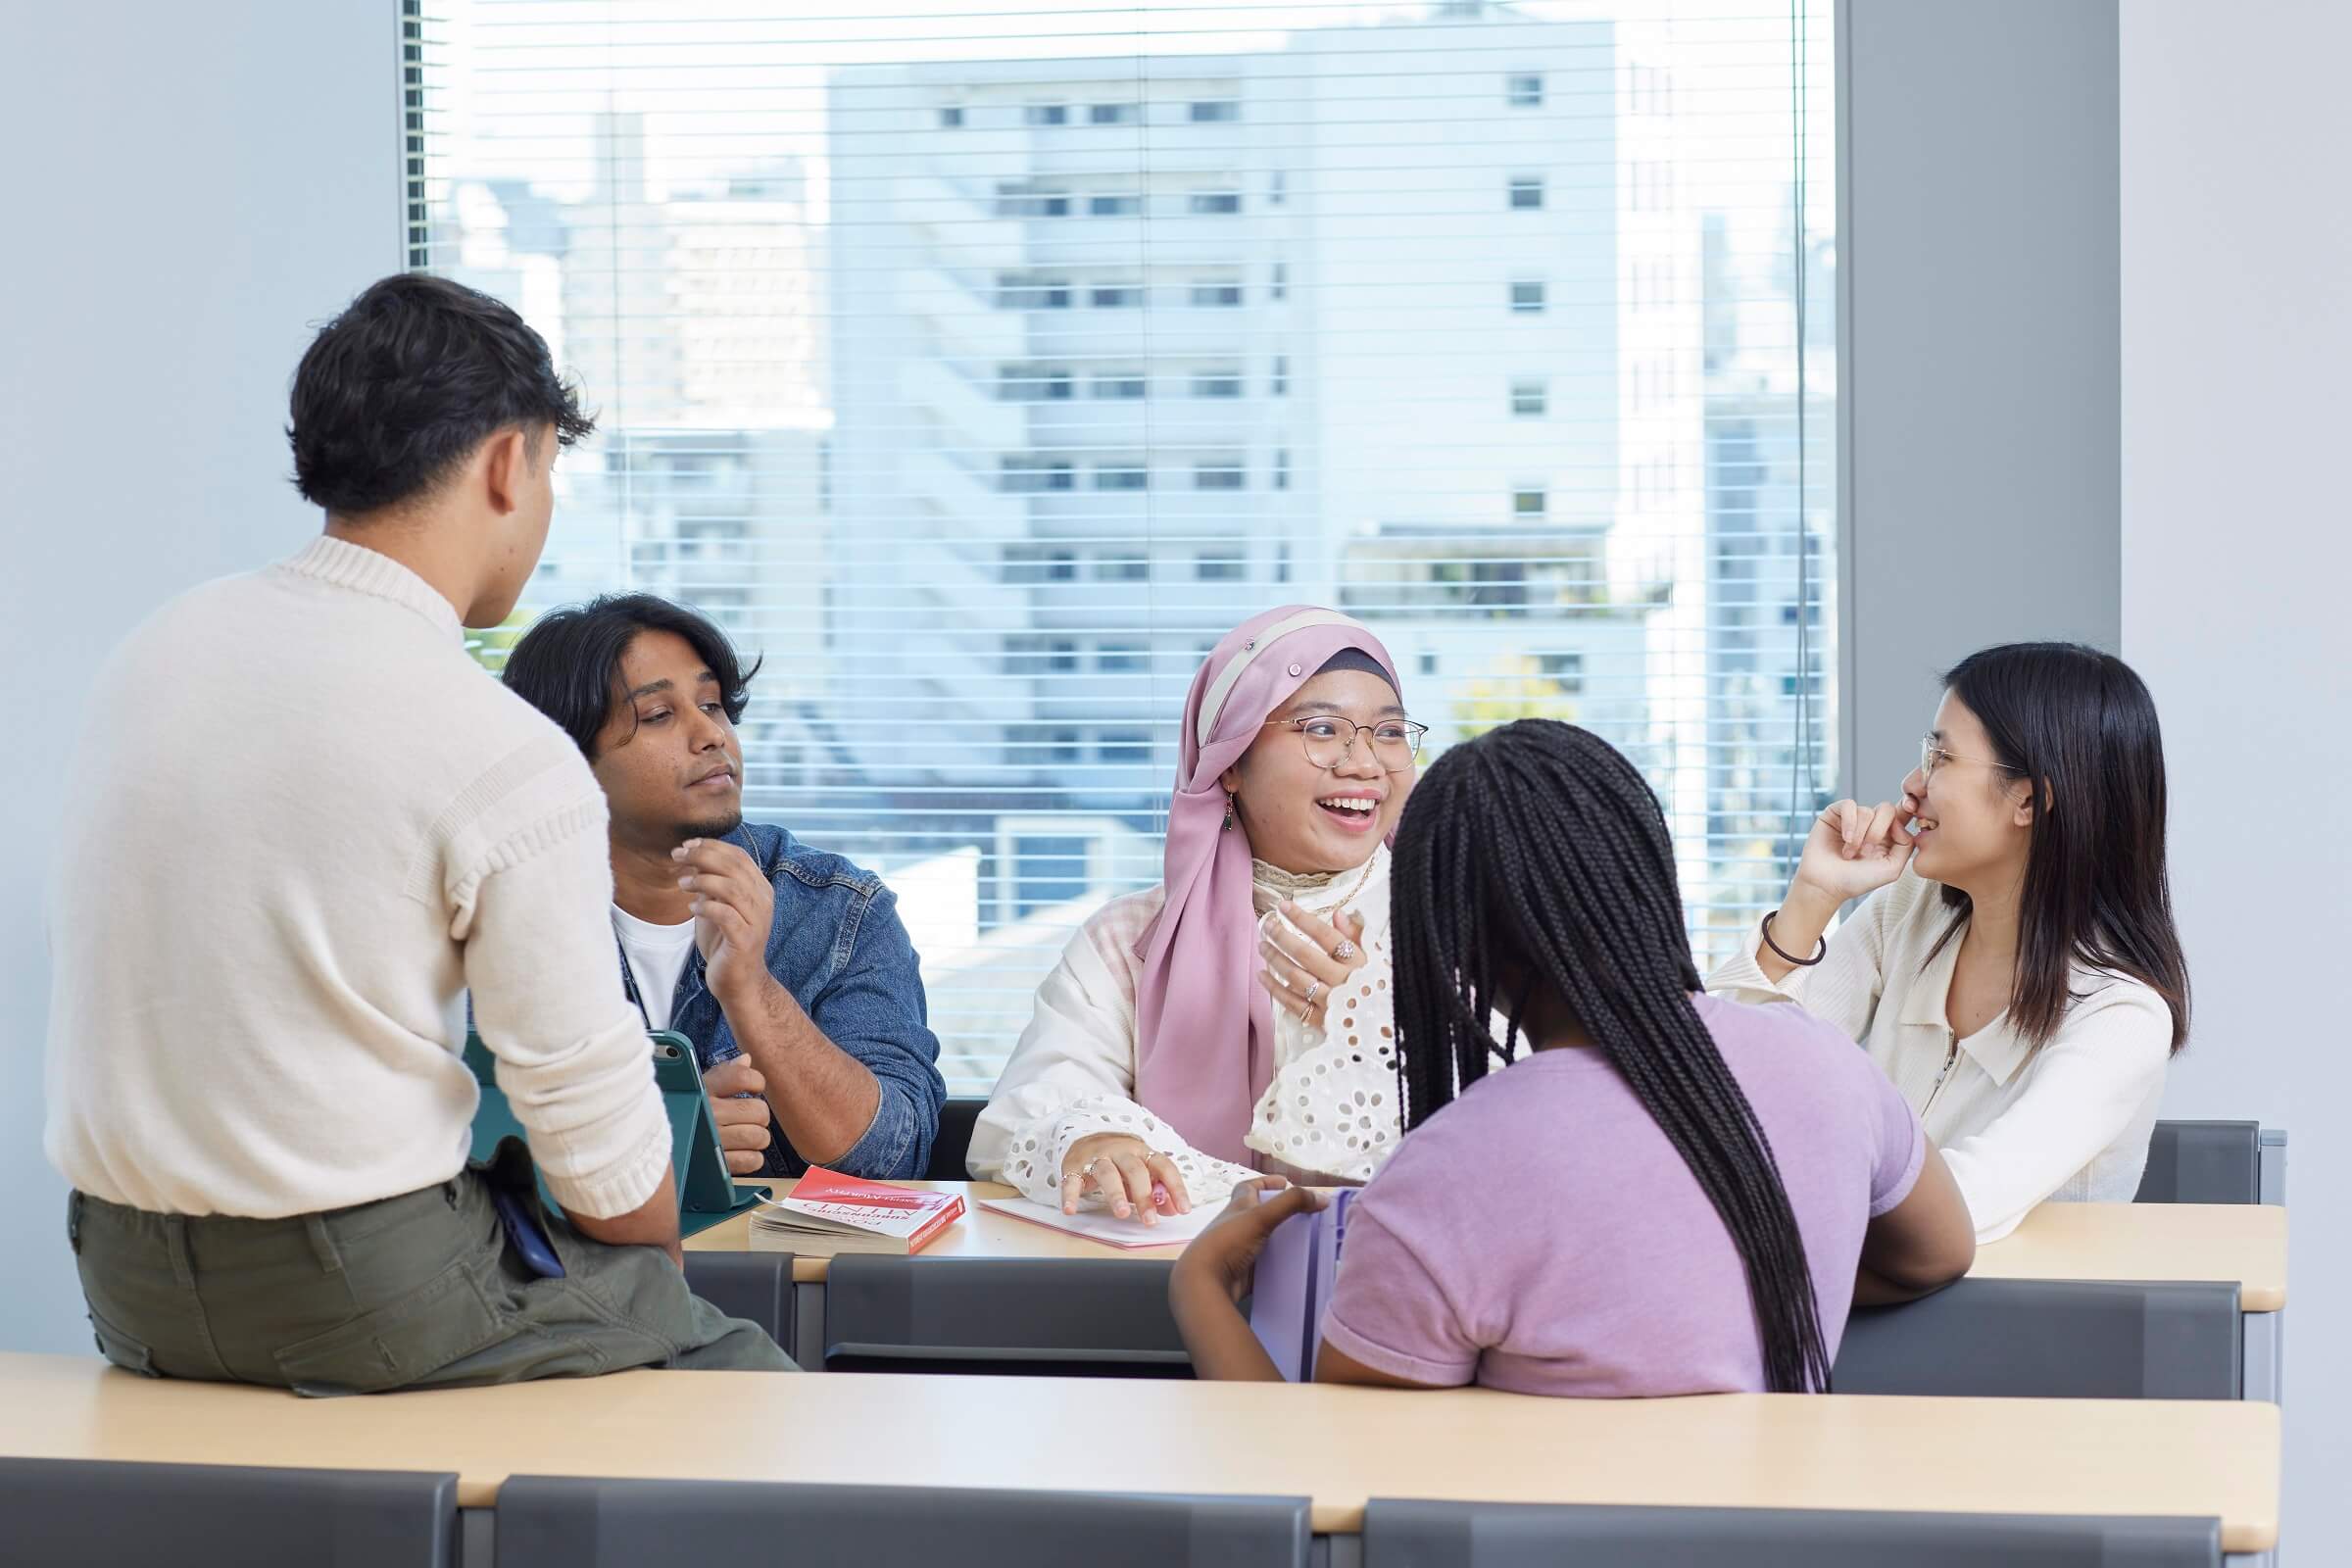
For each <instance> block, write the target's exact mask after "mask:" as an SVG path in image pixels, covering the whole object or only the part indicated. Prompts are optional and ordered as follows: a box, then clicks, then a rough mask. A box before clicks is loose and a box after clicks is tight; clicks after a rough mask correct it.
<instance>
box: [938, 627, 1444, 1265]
mask: <svg viewBox="0 0 2352 1568" xmlns="http://www.w3.org/2000/svg"><path fill="white" fill-rule="evenodd" d="M1422 733H1423V727H1422V726H1421V725H1419V724H1416V723H1414V722H1413V720H1412V719H1411V718H1410V717H1409V716H1408V715H1407V714H1406V712H1405V709H1404V699H1403V695H1402V690H1401V685H1400V683H1399V682H1398V680H1397V671H1396V665H1395V662H1393V661H1392V660H1391V659H1390V658H1389V655H1388V651H1387V650H1386V649H1384V648H1383V647H1381V645H1380V640H1379V639H1378V638H1376V637H1374V636H1373V635H1372V633H1371V632H1370V631H1369V630H1367V629H1366V628H1365V627H1363V626H1362V625H1360V624H1359V623H1357V622H1356V621H1353V620H1350V619H1349V618H1348V617H1347V616H1345V615H1342V614H1339V613H1336V612H1333V611H1329V610H1317V609H1313V608H1311V607H1308V606H1301V605H1291V606H1286V607H1284V608H1282V609H1280V610H1272V611H1268V612H1266V613H1264V614H1261V615H1257V616H1255V617H1253V618H1251V619H1250V620H1249V621H1246V622H1244V623H1243V624H1242V625H1240V626H1238V627H1236V628H1234V630H1233V631H1232V632H1231V633H1229V634H1228V635H1227V636H1226V638H1225V640H1224V641H1223V642H1221V643H1219V644H1218V645H1217V647H1216V649H1215V650H1214V651H1213V652H1211V653H1210V655H1209V656H1208V659H1207V661H1206V662H1204V663H1203V664H1202V665H1201V669H1200V672H1199V673H1198V674H1196V675H1195V676H1194V677H1193V684H1192V691H1191V695H1190V696H1189V697H1188V698H1187V699H1186V701H1185V708H1184V734H1183V738H1182V748H1181V757H1182V760H1181V761H1180V763H1179V765H1178V768H1177V777H1176V792H1175V797H1174V799H1173V801H1172V802H1171V803H1170V806H1169V810H1168V835H1167V853H1166V860H1165V880H1163V881H1162V883H1161V884H1160V885H1159V886H1158V887H1155V888H1152V889H1149V890H1147V891H1145V892H1142V893H1136V894H1130V895H1128V896H1127V897H1125V898H1121V899H1116V900H1113V901H1112V902H1111V903H1110V904H1108V905H1105V906H1104V907H1103V908H1102V909H1101V910H1100V911H1098V912H1097V913H1096V914H1095V916H1094V917H1093V918H1092V919H1090V920H1089V921H1088V922H1087V923H1086V926H1085V927H1084V929H1082V930H1081V931H1079V933H1078V934H1077V935H1076V936H1075V937H1073V938H1072V939H1071V941H1070V945H1069V948H1068V949H1067V951H1065V952H1064V953H1063V954H1062V957H1061V962H1060V963H1059V964H1058V965H1057V966H1056V967H1055V968H1054V972H1053V973H1052V974H1051V975H1049V976H1048V977H1047V978H1046V982H1045V984H1044V985H1042V986H1040V987H1039V988H1038V993H1037V1012H1036V1016H1035V1017H1034V1018H1033V1019H1032V1020H1031V1022H1030V1025H1029V1027H1028V1029H1027V1030H1026V1031H1025V1032H1024V1033H1023V1034H1022V1036H1021V1042H1020V1045H1019V1046H1018V1047H1017V1048H1015V1050H1014V1051H1013V1054H1012V1059H1011V1060H1010V1061H1009V1062H1007V1063H1006V1064H1005V1073H1004V1076H1003V1077H1001V1078H1000V1079H999V1080H998V1081H997V1088H996V1093H995V1094H994V1095H993V1096H992V1097H991V1098H990V1100H989V1103H988V1108H987V1109H986V1110H984V1111H983V1112H981V1115H980V1119H979V1123H978V1125H977V1127H976V1128H975V1129H974V1131H973V1135H972V1146H971V1154H970V1160H969V1163H970V1168H971V1173H972V1175H973V1176H974V1177H975V1178H977V1179H979V1180H983V1181H1005V1182H1009V1183H1011V1184H1012V1185H1013V1186H1015V1187H1017V1188H1018V1189H1020V1191H1021V1192H1022V1193H1023V1194H1024V1195H1025V1196H1027V1197H1029V1198H1032V1199H1035V1200H1037V1201H1040V1202H1048V1203H1056V1204H1059V1205H1060V1206H1061V1207H1062V1208H1063V1209H1064V1210H1065V1211H1074V1210H1075V1209H1076V1208H1077V1207H1078V1206H1080V1205H1081V1204H1082V1203H1084V1204H1098V1203H1099V1204H1102V1205H1103V1206H1107V1207H1108V1208H1109V1209H1110V1210H1111V1212H1112V1213H1114V1214H1117V1215H1119V1216H1121V1217H1123V1218H1129V1217H1131V1218H1134V1219H1137V1220H1138V1221H1140V1222H1141V1223H1143V1224H1146V1225H1151V1224H1153V1223H1156V1221H1157V1218H1158V1216H1159V1214H1161V1213H1181V1212H1184V1211H1185V1210H1187V1209H1189V1208H1190V1207H1191V1206H1192V1205H1193V1204H1195V1203H1209V1202H1215V1201H1218V1200H1220V1199H1221V1198H1223V1197H1224V1196H1225V1194H1226V1193H1227V1192H1228V1191H1230V1190H1231V1188H1232V1187H1233V1185H1234V1184H1235V1183H1236V1182H1238V1181H1241V1180H1243V1179H1245V1178H1247V1177H1248V1176H1250V1175H1251V1174H1252V1173H1253V1172H1258V1171H1275V1172H1280V1173H1282V1174H1285V1175H1290V1176H1293V1177H1297V1178H1299V1179H1303V1180H1309V1181H1315V1182H1322V1183H1330V1182H1334V1181H1345V1182H1361V1181H1364V1180H1367V1179H1368V1178H1369V1177H1370V1176H1371V1174H1372V1172H1373V1171H1374V1170H1375V1169H1376V1168H1377V1167H1378V1166H1379V1164H1380V1162H1381V1160H1382V1159H1384V1158H1385V1157H1386V1156H1387V1154H1388V1152H1389V1151H1390V1150H1392V1149H1394V1148H1395V1147H1396V1144H1397V1104H1396V1101H1397V1079H1396V1067H1395V1060H1396V1058H1395V1046H1396V1033H1395V1022H1394V1012H1393V1007H1392V1003H1391V994H1390V965H1389V936H1388V932H1389V883H1388V865H1389V854H1388V847H1387V840H1388V837H1389V834H1390V833H1391V831H1393V830H1394V829H1395V827H1396V825H1397V813H1398V811H1399V810H1400V809H1402V808H1403V805H1404V798H1405V795H1406V793H1407V791H1409V790H1410V789H1411V788H1412V782H1413V774H1414V763H1415V759H1416V758H1417V757H1418V755H1419V752H1420V746H1421V736H1422ZM1155 1187H1156V1188H1157V1189H1159V1190H1160V1191H1161V1192H1164V1193H1165V1195H1166V1196H1165V1197H1164V1198H1160V1197H1158V1196H1156V1195H1155V1193H1154V1189H1155Z"/></svg>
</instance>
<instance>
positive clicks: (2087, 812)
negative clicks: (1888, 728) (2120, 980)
mask: <svg viewBox="0 0 2352 1568" xmlns="http://www.w3.org/2000/svg"><path fill="white" fill-rule="evenodd" d="M1943 684H1944V688H1945V689H1946V690H1947V691H1949V692H1950V693H1951V694H1952V695H1953V696H1954V697H1957V698H1958V699H1959V700H1960V701H1961V702H1962V703H1963V704H1965V705H1966V706H1967V708H1968V711H1970V712H1972V713H1974V714H1976V715H1977V722H1978V723H1980V724H1982V725H1984V726H1985V738H1986V739H1987V740H1989V741H1990V742H1991V743H1992V752H1993V758H1994V760H1997V761H1998V762H1999V763H2000V765H2001V768H2002V770H2003V771H2004V772H2006V773H2008V774H2009V775H2010V776H2011V777H2013V778H2022V779H2030V780H2032V781H2033V783H2034V798H2035V802H2036V805H2035V809H2034V838H2033V843H2032V845H2031V847H2030V848H2029V849H2028V850H2027V852H2026V884H2025V889H2024V893H2023V895H2022V896H2021V898H2020V899H2019V908H2018V928H2017V979H2016V981H2015V983H2014V987H2013V989H2012V990H2011V992H2010V995H2009V1016H2010V1022H2011V1023H2012V1025H2013V1026H2014V1027H2015V1028H2016V1030H2017V1032H2018V1034H2019V1036H2020V1037H2021V1038H2023V1039H2024V1040H2025V1041H2027V1042H2028V1043H2029V1044H2030V1045H2032V1046H2034V1047H2036V1048H2038V1047H2040V1046H2042V1045H2045V1044H2047V1043H2048V1042H2049V1039H2050V1037H2051V1036H2052V1035H2054V1034H2056V1033H2057V1032H2058V1026H2059V1025H2060V1024H2061V1023H2062V1022H2063V1021H2064V1020H2065V1017H2066V1009H2067V1006H2068V1005H2069V1004H2070V1003H2072V1002H2074V1001H2076V1000H2077V993H2076V992H2075V991H2074V989H2073V971H2074V968H2075V967H2076V966H2077V965H2078V964H2079V965H2081V966H2082V967H2084V968H2087V969H2091V970H2096V971H2100V972H2104V973H2107V974H2116V975H2125V976H2129V977H2130V978H2131V979H2133V980H2137V981H2139V982H2140V983H2141V984H2143V985H2145V986H2147V987H2148V989H2150V990H2151V991H2154V992H2155V993H2156V994H2157V995H2158V996H2160V997H2162V998H2163V999H2164V1002H2165V1005H2166V1006H2167V1007H2169V1008H2171V1009H2172V1014H2173V1050H2174V1051H2175V1052H2179V1051H2180V1048H2181V1047H2182V1046H2183V1045H2184V1044H2185V1043H2186V1042H2187V1040H2188V960H2187V959H2186V958H2184V957H2183V956H2181V953H2180V933H2179V932H2178V931H2177V930H2175V929H2174V926H2173V890H2172V881H2171V877H2170V875H2169V874H2168V872H2167V871H2166V869H2165V846H2164V837H2165V810H2166V795H2165V782H2164V735H2163V732H2162V730H2161V729H2160V728H2159V727H2158V726H2157V723H2156V701H2155V699H2154V698H2152V697H2150V696H2149V695H2148V688H2147V686H2146V685H2145V684H2144V683H2143V682H2142V681H2141V680H2140V678H2139V677H2138V676H2137V675H2136V674H2134V673H2132V670H2131V665H2129V664H2127V663H2125V662H2123V661H2122V660H2120V659H2118V658H2116V657H2115V656H2114V655H2113V654H2103V653H2101V652H2099V650H2097V649H2095V648H2085V647H2083V646H2082V645H2081V644H2079V643H2004V644H2002V645H2001V646H1999V647H1996V648H1987V649H1985V650H1984V651H1982V652H1981V653H1975V654H1971V655H1969V656H1968V658H1966V659H1964V660H1962V661H1961V662H1959V663H1958V664H1957V665H1955V666H1954V667H1953V669H1952V671H1951V673H1949V674H1947V675H1945V676H1944V677H1943ZM1943 902H1944V906H1945V907H1947V908H1949V909H1950V910H1951V911H1952V918H1951V923H1950V924H1949V925H1947V926H1946V927H1945V928H1944V931H1943V935H1942V936H1940V937H1939V938H1937V939H1936V947H1935V948H1934V949H1933V950H1931V952H1930V954H1929V956H1930V957H1931V959H1932V958H1933V957H1934V956H1935V955H1936V953H1940V952H1941V951H1942V950H1943V947H1944V944H1946V943H1948V942H1950V941H1951V940H1952V938H1953V937H1955V936H1957V935H1958V934H1959V933H1960V931H1961V929H1962V928H1963V927H1965V926H1966V925H1967V923H1968V917H1969V909H1970V906H1969V898H1968V895H1967V894H1965V893H1963V892H1961V891H1960V890H1959V889H1958V888H1954V887H1946V888H1945V889H1944V890H1943Z"/></svg>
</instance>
